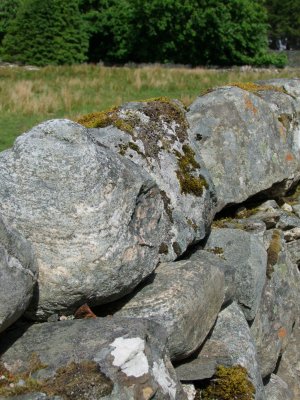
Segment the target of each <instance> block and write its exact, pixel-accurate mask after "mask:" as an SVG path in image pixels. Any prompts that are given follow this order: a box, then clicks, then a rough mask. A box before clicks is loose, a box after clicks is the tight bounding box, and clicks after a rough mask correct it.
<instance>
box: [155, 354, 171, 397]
mask: <svg viewBox="0 0 300 400" xmlns="http://www.w3.org/2000/svg"><path fill="white" fill-rule="evenodd" d="M153 375H154V378H155V380H156V382H157V383H158V384H159V385H160V387H161V388H162V390H163V392H164V393H165V394H169V396H170V399H175V398H176V382H174V381H173V379H172V378H171V377H170V374H169V372H168V370H167V368H166V366H165V364H164V362H163V361H162V360H160V362H159V364H158V363H157V362H154V363H153Z"/></svg>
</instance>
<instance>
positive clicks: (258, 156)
mask: <svg viewBox="0 0 300 400" xmlns="http://www.w3.org/2000/svg"><path fill="white" fill-rule="evenodd" d="M297 85H298V86H299V88H300V85H299V83H298V81H297ZM299 90H300V89H299ZM271 92H272V93H273V92H274V93H276V95H278V96H281V97H282V96H285V99H286V102H287V103H289V102H290V101H291V102H293V99H292V98H291V96H289V95H288V94H284V93H282V92H278V91H274V90H273V91H272V90H271ZM260 93H261V92H259V93H252V92H251V91H248V90H243V89H240V88H239V87H236V86H233V87H222V88H218V89H216V90H214V91H212V92H210V93H208V94H206V95H204V96H202V97H199V98H197V99H196V101H195V102H194V103H193V104H192V105H191V106H190V109H189V112H188V113H187V119H188V122H189V124H190V127H191V130H190V132H191V134H190V141H191V143H192V144H193V145H194V147H195V151H196V154H198V155H199V156H200V157H201V159H202V164H203V166H205V168H206V169H207V170H208V171H209V173H210V174H211V177H212V180H213V183H214V185H215V188H216V193H217V199H218V210H221V209H222V208H223V207H224V206H226V205H230V204H234V203H240V202H243V201H244V200H246V199H247V198H249V197H250V196H253V195H255V194H257V193H259V192H268V194H271V193H272V194H275V195H277V196H278V195H279V194H280V193H284V192H285V191H286V190H287V189H288V188H289V187H290V186H291V185H292V184H293V183H294V182H296V181H297V180H299V177H300V174H299V158H298V155H299V148H300V147H299V137H300V133H299V132H300V131H299V129H298V123H299V120H298V114H297V113H295V112H294V110H292V111H291V112H290V113H288V111H287V113H286V115H287V119H288V118H290V119H291V121H290V123H289V127H288V129H286V128H285V126H284V124H283V123H282V121H280V116H281V114H282V113H281V111H280V109H279V108H278V109H276V107H273V106H271V104H270V103H268V102H267V101H265V100H263V99H262V98H261V97H260ZM272 104H273V103H272ZM293 104H294V103H293Z"/></svg>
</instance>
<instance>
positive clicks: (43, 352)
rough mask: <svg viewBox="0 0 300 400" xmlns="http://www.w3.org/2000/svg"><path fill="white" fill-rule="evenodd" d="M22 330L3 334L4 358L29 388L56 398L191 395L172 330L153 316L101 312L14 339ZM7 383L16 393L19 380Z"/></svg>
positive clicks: (137, 399) (134, 399) (173, 399)
mask: <svg viewBox="0 0 300 400" xmlns="http://www.w3.org/2000/svg"><path fill="white" fill-rule="evenodd" d="M17 334H18V332H17V331H15V332H13V333H10V336H7V337H4V338H3V339H2V340H1V344H0V353H3V354H2V356H1V358H0V363H1V365H2V366H5V370H6V371H7V372H9V373H10V375H9V376H10V378H9V379H11V380H12V381H13V383H15V384H17V383H18V382H19V377H20V376H22V377H23V380H24V384H23V388H24V394H25V393H26V392H27V393H28V392H29V393H30V394H32V393H33V395H32V396H38V394H37V393H44V394H45V395H48V396H50V399H51V400H52V399H54V398H53V397H51V396H58V398H59V399H60V398H66V396H69V397H68V398H70V396H72V397H71V398H72V399H74V400H84V399H87V400H93V399H95V400H97V399H104V400H146V399H149V398H151V397H153V396H154V395H155V398H157V399H159V400H165V399H166V400H168V399H169V400H177V399H178V400H184V399H186V396H185V394H184V392H183V389H182V387H181V385H180V383H179V382H178V380H177V377H176V373H175V371H174V369H173V367H172V365H171V363H170V361H169V359H168V355H167V352H166V348H165V343H166V336H165V334H164V333H163V331H162V330H161V329H160V327H159V326H158V325H157V324H155V323H153V322H149V321H142V320H134V319H125V320H124V319H122V318H109V319H107V318H101V319H100V318H96V319H88V320H74V321H62V322H57V323H44V324H36V325H33V326H31V327H29V329H28V330H27V331H26V332H25V333H24V334H23V335H22V336H21V337H19V338H18V339H17V340H16V341H15V342H14V340H15V339H16V338H15V337H14V335H17ZM9 345H11V346H10V347H9V348H8V346H9ZM2 369H3V367H2ZM5 370H4V375H5V374H6V372H5ZM7 376H8V374H7ZM32 380H34V382H35V385H34V387H32ZM30 385H31V386H30ZM6 386H7V387H6V391H7V392H6V393H11V394H12V395H13V394H14V388H15V386H14V385H6ZM37 389H38V390H37ZM1 390H2V392H3V391H4V389H3V387H1V389H0V393H1ZM4 397H5V396H4ZM32 398H33V397H32ZM37 398H38V399H39V397H37ZM55 399H56V397H55Z"/></svg>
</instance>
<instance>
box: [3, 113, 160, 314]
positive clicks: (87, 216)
mask: <svg viewBox="0 0 300 400" xmlns="http://www.w3.org/2000/svg"><path fill="white" fill-rule="evenodd" d="M0 181H1V187H0V212H1V213H2V214H3V216H4V217H5V218H6V219H7V221H8V222H9V223H10V224H11V225H12V226H14V227H15V228H16V229H17V230H18V231H20V233H21V234H23V235H24V236H25V237H26V238H27V239H28V241H29V242H30V243H31V244H32V246H33V249H34V251H35V254H36V257H37V266H38V269H39V282H38V293H37V294H36V298H35V300H36V302H35V304H32V307H31V314H30V315H31V316H32V317H33V318H36V319H41V320H45V319H47V317H49V316H50V315H51V314H53V313H60V314H63V313H67V314H68V313H69V314H70V313H72V312H73V311H74V310H75V309H76V308H78V306H80V305H82V304H83V303H85V302H87V301H88V302H89V304H94V305H95V304H102V303H105V302H107V301H109V300H113V299H114V298H118V297H121V296H122V295H125V294H126V293H128V292H130V291H131V290H132V289H133V288H134V287H135V286H136V285H137V284H138V283H139V282H140V281H141V280H143V279H144V278H145V277H146V276H148V275H149V274H150V273H151V272H152V271H153V270H154V268H155V267H156V265H157V262H158V259H159V248H160V245H161V242H163V241H164V234H163V232H164V231H165V227H164V222H163V220H162V218H161V217H162V213H163V210H164V204H163V200H162V197H161V193H160V191H159V189H158V187H157V186H156V184H155V182H154V181H153V180H152V178H151V177H150V176H149V175H148V174H147V173H146V172H145V171H143V170H142V169H141V168H140V167H138V166H137V165H136V164H134V163H132V162H131V161H129V160H127V159H125V158H123V157H121V156H120V155H117V154H115V153H114V152H112V151H111V150H109V149H107V148H105V147H103V146H99V145H96V144H95V142H94V141H93V140H92V139H91V138H90V136H89V135H88V133H87V130H86V129H85V128H83V127H82V126H81V125H79V124H76V123H74V122H71V121H68V120H51V121H47V122H44V123H42V124H40V125H38V126H36V127H34V128H33V129H32V130H31V131H29V132H27V133H26V134H24V135H22V136H20V137H18V138H17V140H16V142H15V144H14V146H13V148H12V149H11V150H7V151H5V152H2V153H0Z"/></svg>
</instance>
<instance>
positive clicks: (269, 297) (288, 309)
mask: <svg viewBox="0 0 300 400" xmlns="http://www.w3.org/2000/svg"><path fill="white" fill-rule="evenodd" d="M268 234H271V240H270V241H269V242H270V244H269V249H268V267H267V281H266V284H265V287H264V290H263V294H262V297H261V301H260V305H259V308H258V311H257V314H256V316H255V319H254V321H253V323H252V325H251V334H252V336H253V338H254V340H255V343H256V348H257V354H258V362H259V365H260V370H261V374H262V376H263V377H266V376H267V375H269V374H271V373H272V372H273V371H274V370H275V367H276V363H277V360H278V357H279V356H280V354H282V353H283V351H284V349H285V347H286V345H287V343H288V341H289V339H290V336H291V333H292V328H293V325H294V323H295V320H296V317H297V302H298V296H299V295H298V292H299V276H298V275H299V273H298V270H297V267H296V266H295V265H294V264H293V263H292V262H291V260H290V258H289V255H288V253H287V251H286V244H285V242H284V240H283V235H282V233H281V232H280V231H279V230H274V231H271V232H268Z"/></svg>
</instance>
